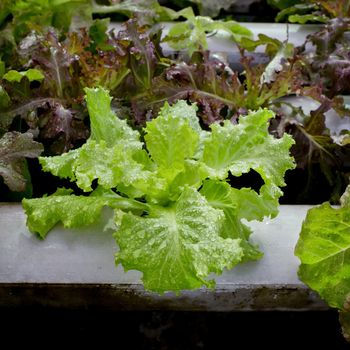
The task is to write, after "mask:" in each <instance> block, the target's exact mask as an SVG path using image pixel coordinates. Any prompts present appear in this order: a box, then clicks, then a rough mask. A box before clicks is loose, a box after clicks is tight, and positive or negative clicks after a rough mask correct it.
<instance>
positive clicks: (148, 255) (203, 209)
mask: <svg viewBox="0 0 350 350" xmlns="http://www.w3.org/2000/svg"><path fill="white" fill-rule="evenodd" d="M222 218H223V212H222V211H221V210H219V209H214V208H213V207H212V206H210V204H209V203H208V202H207V201H206V199H205V198H204V197H203V196H201V195H200V194H199V193H198V192H197V191H196V190H195V189H194V188H192V189H190V188H188V189H187V190H185V191H184V192H183V193H182V195H181V196H180V198H179V199H178V201H177V202H175V203H174V204H173V205H172V206H171V207H167V208H162V209H159V210H154V211H151V212H150V214H149V216H147V217H141V218H140V217H136V216H134V215H131V214H126V215H124V217H123V219H122V224H121V227H120V229H119V230H118V231H117V232H116V234H115V236H116V239H117V242H118V245H119V247H120V252H118V253H117V255H116V262H117V263H121V264H122V265H123V266H124V268H125V269H126V270H131V269H137V270H140V271H142V272H143V282H144V285H145V288H147V289H150V290H153V291H156V292H159V293H162V292H165V291H168V290H172V291H176V292H179V291H180V290H182V289H194V288H199V287H201V286H202V285H207V286H212V285H213V281H207V280H206V279H205V278H206V277H207V276H208V275H209V274H210V273H211V272H216V273H221V272H222V270H223V269H224V268H232V267H233V265H235V264H237V263H238V262H239V261H240V259H241V257H242V256H243V251H242V248H241V247H240V245H239V239H230V238H228V239H224V238H222V237H220V236H219V235H218V233H219V232H220V226H221V223H222Z"/></svg>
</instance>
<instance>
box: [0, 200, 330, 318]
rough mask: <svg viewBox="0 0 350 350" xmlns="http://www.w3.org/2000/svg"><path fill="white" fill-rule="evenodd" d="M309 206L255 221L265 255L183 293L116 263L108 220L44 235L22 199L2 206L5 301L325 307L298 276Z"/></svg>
mask: <svg viewBox="0 0 350 350" xmlns="http://www.w3.org/2000/svg"><path fill="white" fill-rule="evenodd" d="M308 208H309V206H300V205H283V206H281V207H280V214H279V215H278V217H277V218H276V219H274V220H269V221H266V222H263V223H257V222H253V223H251V227H252V228H253V230H254V234H253V235H252V239H253V240H254V242H255V243H258V244H259V246H260V247H261V249H262V251H264V253H265V255H264V257H263V258H262V259H261V260H260V261H257V262H249V263H245V264H242V265H239V266H237V267H236V268H234V269H233V270H231V271H225V272H224V273H223V274H222V275H221V276H219V277H217V278H216V281H217V287H216V288H215V289H214V290H208V289H205V288H203V289H200V290H197V291H186V292H183V293H182V294H181V295H180V296H175V295H174V294H172V293H166V294H165V295H163V296H159V295H155V294H153V293H149V292H145V291H144V289H143V286H142V283H141V281H140V273H138V272H137V271H130V272H128V273H125V272H124V271H123V269H122V267H121V266H118V267H116V266H115V264H114V253H115V251H116V249H117V246H116V244H115V242H114V239H113V237H112V232H111V231H105V232H103V229H102V228H103V226H104V224H103V221H104V220H106V216H108V215H109V213H108V211H105V212H104V216H105V218H104V219H102V220H101V222H100V223H99V224H96V225H94V226H93V227H88V228H86V229H76V230H65V229H63V228H62V226H60V225H58V226H57V227H56V228H55V229H53V230H52V232H51V233H50V234H49V235H48V237H47V238H46V240H44V241H41V240H39V239H38V238H36V237H35V236H33V235H31V234H30V233H29V232H28V230H27V228H26V225H25V215H24V213H23V210H22V208H21V206H20V205H19V204H0V242H1V244H0V306H25V305H27V306H33V305H48V306H53V307H55V306H59V307H69V308H79V307H87V306H90V307H96V308H102V309H103V308H108V309H111V308H112V309H123V310H150V309H167V310H169V309H171V310H216V311H233V310H320V309H326V308H327V306H326V305H325V304H324V303H323V302H322V301H321V300H320V299H319V298H318V297H317V296H316V295H315V294H314V293H312V292H311V291H310V290H309V289H308V288H307V287H306V286H305V285H304V284H303V283H301V282H300V281H299V279H298V277H297V268H298V264H299V262H298V259H297V258H296V257H295V256H294V253H293V252H294V246H295V243H296V241H297V238H298V234H299V231H300V227H301V223H302V220H303V219H304V217H305V214H306V212H307V209H308Z"/></svg>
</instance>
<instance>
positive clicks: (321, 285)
mask: <svg viewBox="0 0 350 350" xmlns="http://www.w3.org/2000/svg"><path fill="white" fill-rule="evenodd" d="M349 193H350V186H348V188H347V191H346V193H345V195H344V196H345V197H343V198H348V196H349ZM295 255H296V256H297V257H298V258H299V259H300V261H301V265H300V268H299V271H298V274H299V277H300V279H301V280H302V281H303V282H304V283H306V284H307V285H308V286H309V287H310V288H312V289H313V290H315V291H317V292H318V293H319V294H320V296H321V297H322V298H323V299H325V300H326V301H327V303H328V304H329V305H330V306H332V307H336V308H338V309H340V310H343V309H344V301H345V300H346V297H347V295H348V294H349V291H350V205H349V200H348V199H343V206H342V207H340V208H333V207H331V205H330V204H329V203H324V204H322V205H321V206H318V207H315V208H312V209H310V210H309V212H308V213H307V216H306V219H305V221H304V223H303V226H302V229H301V233H300V237H299V240H298V243H297V246H296V248H295Z"/></svg>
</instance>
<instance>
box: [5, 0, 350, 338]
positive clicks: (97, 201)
mask: <svg viewBox="0 0 350 350" xmlns="http://www.w3.org/2000/svg"><path fill="white" fill-rule="evenodd" d="M184 3H186V5H191V6H192V7H188V8H182V5H183V4H184ZM210 3H214V2H206V1H197V0H196V1H182V0H178V1H174V2H172V8H171V9H170V8H169V7H166V6H161V5H160V4H159V3H158V2H157V1H155V0H147V1H137V0H126V1H121V2H118V1H111V2H109V1H105V2H103V1H101V2H97V1H86V0H32V1H27V0H16V1H10V0H5V1H2V2H1V4H0V26H1V27H0V29H1V31H0V176H1V179H2V181H3V184H0V185H1V187H0V188H1V191H2V193H1V195H0V199H1V200H8V199H14V198H15V199H17V200H18V199H22V198H23V197H24V198H27V199H25V200H24V201H23V206H24V208H25V210H26V213H27V215H28V227H29V228H30V229H31V230H32V231H33V232H36V233H37V234H39V236H40V237H42V238H44V237H45V236H46V234H47V233H48V232H49V230H50V229H51V228H52V227H53V226H54V225H55V224H56V223H57V222H63V224H64V226H66V227H78V226H82V225H88V224H90V223H92V222H94V221H95V220H98V218H99V216H100V212H101V210H102V208H103V207H105V206H109V207H111V208H112V209H113V210H114V212H115V217H114V220H113V222H114V226H115V231H116V233H115V238H116V241H117V243H118V246H119V248H120V250H119V252H118V253H117V254H116V262H117V263H121V264H122V265H123V266H124V268H125V269H126V270H129V269H137V270H140V271H141V272H142V273H143V281H144V284H145V287H146V288H147V289H149V290H153V291H157V292H160V293H162V292H165V291H168V290H172V291H175V292H179V291H180V290H183V289H193V288H198V287H200V286H202V285H206V286H213V285H214V282H213V281H212V280H209V279H208V276H209V275H210V274H211V273H213V272H214V273H217V274H220V273H221V272H222V271H223V270H224V269H225V268H232V267H233V266H234V265H236V264H237V263H239V262H243V261H246V260H252V259H253V260H254V259H258V258H259V257H260V256H261V255H262V253H261V252H260V251H259V250H258V247H256V246H255V245H254V244H253V243H252V242H250V240H249V236H250V233H251V231H250V229H249V226H247V224H245V223H243V222H242V220H246V221H248V222H249V221H251V220H262V219H263V218H264V217H266V216H272V217H273V216H275V215H277V206H278V200H279V198H280V197H281V195H282V191H281V189H280V187H282V186H284V185H285V182H284V174H285V172H286V171H287V184H288V185H291V186H288V187H287V189H286V190H285V192H286V193H288V191H290V192H292V193H293V194H297V196H296V195H295V196H294V197H293V200H294V202H297V203H298V202H302V203H310V201H311V200H312V199H310V195H311V197H313V198H316V199H314V201H316V202H318V203H319V202H320V201H321V200H323V199H325V198H324V196H323V197H322V196H321V197H317V196H315V195H317V194H318V193H326V195H325V197H326V199H330V200H331V204H334V203H338V202H339V198H340V195H341V193H342V192H343V190H344V189H345V187H346V185H347V184H348V183H349V172H350V113H349V111H348V109H347V106H346V105H344V101H343V99H342V98H341V97H340V96H339V94H349V89H350V87H349V71H350V70H349V62H350V61H349V55H348V52H349V44H348V39H347V37H348V35H349V31H350V24H349V23H350V22H349V19H348V15H349V1H345V0H344V1H313V0H310V1H304V0H270V1H269V3H270V5H273V6H275V7H277V8H278V9H279V10H282V11H281V12H280V13H279V15H278V17H277V19H278V20H289V21H291V22H298V23H305V22H325V23H326V25H325V26H324V27H322V29H321V30H319V31H318V32H315V33H314V34H313V35H310V36H309V37H308V38H307V39H306V41H305V43H304V44H303V45H301V46H300V47H297V48H294V47H293V46H292V45H291V44H290V43H288V42H284V43H282V42H279V41H278V40H276V39H273V38H269V37H267V36H265V35H262V34H260V35H259V36H258V38H257V39H256V40H254V39H253V36H252V33H251V32H250V31H249V30H247V29H246V28H245V27H244V26H242V25H240V24H239V23H237V22H235V21H233V20H226V21H221V20H214V19H212V18H210V17H206V16H205V15H206V14H208V13H209V14H211V15H214V14H215V15H217V14H219V13H221V12H220V10H222V9H224V10H228V9H229V5H228V3H227V1H218V2H215V3H216V4H215V6H213V5H210ZM111 13H113V14H114V15H113V16H115V14H116V13H117V16H121V17H117V18H118V19H120V18H123V19H127V18H129V17H132V18H131V19H130V20H128V21H127V22H125V23H124V25H123V27H122V29H121V30H119V31H114V30H109V28H110V25H109V18H108V16H109V14H111ZM77 14H79V15H77ZM195 14H196V15H195ZM198 14H200V15H198ZM168 20H176V21H179V23H176V24H175V25H174V26H173V27H172V28H171V29H170V31H169V32H168V33H167V35H166V36H165V35H163V33H162V28H161V26H154V25H153V24H154V23H156V22H159V21H168ZM214 34H216V35H222V36H225V37H226V38H229V39H231V40H232V45H238V47H239V50H240V55H241V67H242V68H241V70H240V71H233V70H232V69H231V67H230V66H229V64H228V63H227V60H226V59H225V58H224V56H222V55H220V54H217V53H212V52H209V51H208V50H207V49H208V45H207V40H206V39H207V36H208V35H214ZM162 43H166V44H168V45H170V47H172V48H173V49H175V50H178V51H180V52H178V53H177V54H176V55H174V56H172V57H169V56H166V55H164V53H163V52H162V48H161V44H162ZM261 45H264V46H265V53H266V57H267V58H268V60H267V63H257V62H254V51H255V50H256V48H257V47H258V46H261ZM85 95H86V97H84V96H85ZM295 97H297V99H299V100H300V99H303V100H304V101H307V102H306V103H307V104H311V105H312V106H313V107H312V108H311V110H305V108H302V107H300V106H299V105H298V104H297V103H295V102H294V100H293V98H295ZM271 110H273V111H274V113H273V112H272V111H271ZM275 114H276V117H275ZM292 139H294V142H293V140H292ZM290 147H291V153H292V155H293V156H294V158H295V161H296V166H297V170H292V168H293V167H294V163H293V161H292V158H291V157H290V156H289V149H290ZM39 155H42V157H40V158H39V161H40V163H41V165H42V167H43V169H44V171H45V172H49V173H51V174H52V177H51V178H50V180H52V179H55V178H54V176H55V177H56V178H60V179H61V180H60V181H65V184H66V186H65V188H59V189H58V190H57V191H56V192H55V193H54V194H52V195H49V196H45V197H43V198H33V199H29V198H31V197H32V195H33V188H32V185H31V177H35V176H36V175H37V171H38V169H37V168H35V169H34V170H33V164H35V160H37V158H38V156H39ZM33 159H34V160H33ZM253 171H254V172H255V173H256V174H258V176H259V177H260V179H261V182H262V186H261V187H260V188H257V189H256V191H255V190H253V189H251V188H250V187H254V186H246V187H245V186H243V187H242V185H238V186H234V184H235V183H237V179H238V182H239V180H240V179H242V178H243V177H244V175H245V174H247V173H250V174H251V173H252V172H253ZM300 172H301V173H303V174H306V176H304V178H306V181H305V183H304V184H302V181H294V183H296V186H295V187H293V180H295V178H294V177H293V176H294V174H300ZM296 178H297V179H298V177H296ZM290 179H292V181H290ZM33 182H34V183H35V179H33ZM52 182H53V183H59V181H57V182H55V181H52ZM230 185H233V186H230ZM250 185H251V184H250ZM7 187H8V188H9V189H10V190H11V191H12V192H11V195H10V196H8V195H5V194H3V192H4V191H3V189H5V188H7ZM325 187H327V188H328V190H324V188H325ZM321 188H322V191H321V190H320V189H321ZM34 193H36V192H35V188H34ZM11 196H12V197H11ZM348 196H349V189H348V190H347V192H346V194H345V195H344V196H343V197H342V201H341V207H340V208H333V207H332V206H331V204H329V203H326V204H323V205H321V206H320V207H317V208H315V209H312V210H311V211H310V212H309V214H308V216H307V218H306V220H305V222H304V224H303V228H302V232H301V236H300V240H299V242H298V245H297V248H296V254H297V256H298V257H299V258H300V259H301V262H302V265H301V268H300V271H299V275H300V278H301V279H302V280H303V281H305V283H307V284H308V285H309V286H310V287H311V288H313V289H315V290H316V291H318V292H319V293H320V295H321V296H322V297H323V298H325V299H326V300H327V301H328V302H329V303H330V305H331V306H334V307H336V308H338V309H340V310H341V320H342V322H343V327H344V332H345V333H347V334H349V333H350V332H349V328H350V327H349V326H348V324H349V323H350V322H349V319H350V317H349V312H348V310H349V309H350V306H349V304H350V303H349V299H350V298H349V267H348V266H347V265H348V261H347V251H348V248H349V247H348V242H349V237H348V236H349V230H348V226H349V200H348ZM68 208H69V210H68Z"/></svg>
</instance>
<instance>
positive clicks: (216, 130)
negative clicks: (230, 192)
mask: <svg viewBox="0 0 350 350" xmlns="http://www.w3.org/2000/svg"><path fill="white" fill-rule="evenodd" d="M272 117H273V112H272V111H269V110H266V109H265V110H263V109H260V110H259V111H257V112H252V113H250V114H248V115H247V116H245V117H241V118H240V120H239V124H238V125H233V124H232V123H230V122H229V121H225V122H224V125H223V126H220V125H219V124H213V125H212V126H211V134H210V136H209V137H208V138H207V139H206V140H205V141H204V150H203V158H202V161H203V163H204V164H205V166H206V169H207V170H208V173H209V177H210V178H212V179H218V180H224V179H225V178H226V177H227V176H228V172H229V171H230V172H231V173H232V175H234V176H240V175H242V174H243V173H248V172H249V170H250V169H253V170H255V171H257V172H258V173H259V174H260V175H261V177H262V179H263V180H264V181H265V183H266V184H267V185H271V186H273V187H276V186H284V185H285V183H284V178H283V175H284V173H285V171H287V170H288V169H292V168H293V167H294V162H293V160H292V158H291V157H290V156H289V154H288V150H289V148H290V147H291V146H292V144H293V143H294V141H293V139H292V138H291V136H289V135H287V134H284V135H283V137H282V138H280V139H276V138H274V137H273V136H271V135H270V134H269V132H268V121H269V119H271V118H272ZM276 191H277V192H278V190H277V188H276Z"/></svg>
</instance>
